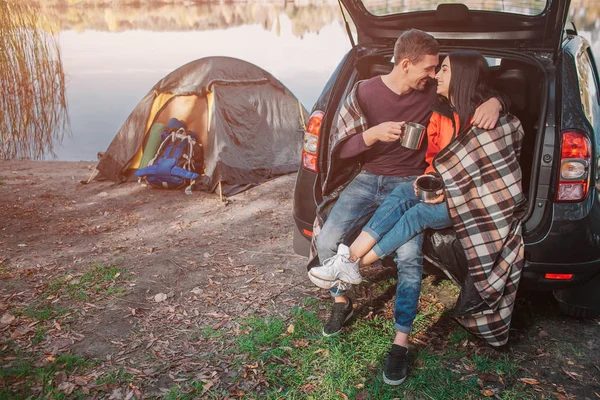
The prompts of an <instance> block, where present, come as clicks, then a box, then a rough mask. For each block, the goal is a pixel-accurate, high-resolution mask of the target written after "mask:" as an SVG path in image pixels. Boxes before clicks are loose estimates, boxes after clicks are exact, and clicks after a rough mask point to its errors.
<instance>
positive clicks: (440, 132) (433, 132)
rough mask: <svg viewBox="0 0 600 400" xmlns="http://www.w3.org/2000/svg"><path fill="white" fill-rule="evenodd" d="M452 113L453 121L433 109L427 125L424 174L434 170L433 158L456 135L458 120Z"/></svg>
mask: <svg viewBox="0 0 600 400" xmlns="http://www.w3.org/2000/svg"><path fill="white" fill-rule="evenodd" d="M453 115H454V121H452V120H451V119H450V118H448V117H446V116H444V115H442V114H440V113H438V112H435V111H434V112H433V114H431V118H430V119H429V125H427V152H426V153H425V162H427V168H426V169H425V173H426V174H428V173H430V172H435V170H434V169H433V165H432V162H433V158H434V157H435V156H436V155H437V153H439V152H440V150H442V149H443V148H444V147H446V146H448V144H449V143H450V141H451V140H452V139H454V138H455V137H456V134H457V132H458V126H459V121H458V114H456V113H453Z"/></svg>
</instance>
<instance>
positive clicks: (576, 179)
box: [556, 132, 591, 202]
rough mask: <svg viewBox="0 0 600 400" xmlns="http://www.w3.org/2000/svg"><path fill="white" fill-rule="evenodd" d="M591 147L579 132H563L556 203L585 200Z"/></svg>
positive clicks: (584, 136) (588, 141)
mask: <svg viewBox="0 0 600 400" xmlns="http://www.w3.org/2000/svg"><path fill="white" fill-rule="evenodd" d="M590 152H591V145H590V140H589V139H588V138H587V136H586V135H585V134H583V133H581V132H563V134H562V140H561V146H560V171H559V178H558V190H557V192H556V201H557V202H572V201H581V200H583V199H585V197H586V196H587V192H588V187H589V170H590V159H591V154H590Z"/></svg>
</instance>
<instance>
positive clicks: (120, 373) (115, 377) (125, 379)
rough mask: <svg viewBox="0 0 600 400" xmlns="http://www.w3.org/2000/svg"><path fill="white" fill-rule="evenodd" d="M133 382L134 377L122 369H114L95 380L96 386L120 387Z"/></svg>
mask: <svg viewBox="0 0 600 400" xmlns="http://www.w3.org/2000/svg"><path fill="white" fill-rule="evenodd" d="M134 380H135V375H133V374H130V373H129V372H127V371H125V370H124V369H121V368H120V369H115V370H113V371H110V372H108V373H106V374H105V375H103V376H101V377H99V378H98V379H96V384H98V385H105V384H106V385H120V384H124V383H131V382H133V381H134Z"/></svg>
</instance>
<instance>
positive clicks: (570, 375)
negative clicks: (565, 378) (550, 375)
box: [561, 367, 581, 380]
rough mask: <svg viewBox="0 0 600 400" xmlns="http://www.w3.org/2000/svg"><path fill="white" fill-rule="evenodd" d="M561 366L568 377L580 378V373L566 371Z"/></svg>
mask: <svg viewBox="0 0 600 400" xmlns="http://www.w3.org/2000/svg"><path fill="white" fill-rule="evenodd" d="M561 368H562V370H563V371H565V374H567V375H569V377H571V378H572V379H575V380H579V379H580V378H581V375H579V374H578V373H577V372H571V371H567V370H566V369H565V368H564V367H561Z"/></svg>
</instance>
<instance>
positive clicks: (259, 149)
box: [97, 57, 307, 195]
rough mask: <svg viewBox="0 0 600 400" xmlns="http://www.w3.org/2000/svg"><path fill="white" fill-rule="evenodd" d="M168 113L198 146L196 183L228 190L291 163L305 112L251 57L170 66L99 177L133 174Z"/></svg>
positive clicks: (290, 167) (294, 165) (152, 149)
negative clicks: (201, 157)
mask: <svg viewBox="0 0 600 400" xmlns="http://www.w3.org/2000/svg"><path fill="white" fill-rule="evenodd" d="M171 118H177V119H178V120H180V121H182V122H183V123H184V124H185V126H186V129H188V130H190V131H193V132H195V133H196V136H197V138H198V140H199V142H200V144H201V145H202V148H203V151H204V171H200V172H203V175H202V176H201V177H200V178H198V179H197V180H196V181H195V182H196V183H195V187H200V188H201V189H204V190H208V191H211V192H212V191H215V190H216V189H217V187H219V189H220V191H221V193H222V194H224V195H232V194H235V193H239V192H240V191H242V190H245V189H247V188H249V187H252V186H255V185H258V184H260V183H263V182H265V181H267V180H268V179H271V178H273V177H275V176H278V175H283V174H288V173H291V172H295V171H297V170H298V166H299V163H300V152H301V147H302V138H303V130H304V128H305V126H304V125H305V118H307V111H306V109H304V107H303V106H302V104H301V103H300V102H299V101H298V99H297V98H296V97H295V96H294V95H293V94H292V93H291V92H290V91H289V90H288V89H287V88H286V87H285V86H283V84H282V83H281V82H279V81H278V80H277V79H275V78H274V77H273V76H272V75H271V74H269V73H268V72H266V71H264V70H263V69H261V68H259V67H257V66H255V65H253V64H250V63H248V62H246V61H242V60H238V59H235V58H229V57H207V58H202V59H199V60H196V61H193V62H190V63H188V64H186V65H184V66H182V67H180V68H178V69H176V70H175V71H173V72H171V73H170V74H169V75H167V76H166V77H164V78H163V79H162V80H160V81H159V82H158V83H157V84H156V85H155V86H154V87H153V88H152V89H151V90H150V92H148V94H146V96H145V97H144V98H143V99H142V101H141V102H140V103H139V104H138V105H137V106H136V107H135V109H134V110H133V112H132V113H131V115H130V116H129V117H128V118H127V120H126V121H125V123H124V124H123V126H122V127H121V129H120V130H119V132H117V134H116V136H115V138H114V139H113V141H112V143H111V144H110V145H109V147H108V149H107V150H106V152H105V153H104V154H103V156H102V158H101V159H100V161H99V162H98V165H97V169H98V171H99V175H98V176H99V177H100V178H106V179H111V180H114V181H116V182H124V181H127V180H128V179H134V178H135V177H134V176H133V173H134V172H135V171H136V170H137V169H139V168H143V167H144V166H146V165H147V163H148V162H149V160H151V159H152V158H153V157H154V156H155V153H156V150H157V148H158V146H159V144H160V137H161V134H162V133H163V130H164V129H165V126H166V125H167V124H168V122H169V120H170V119H171ZM197 172H198V171H197Z"/></svg>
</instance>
